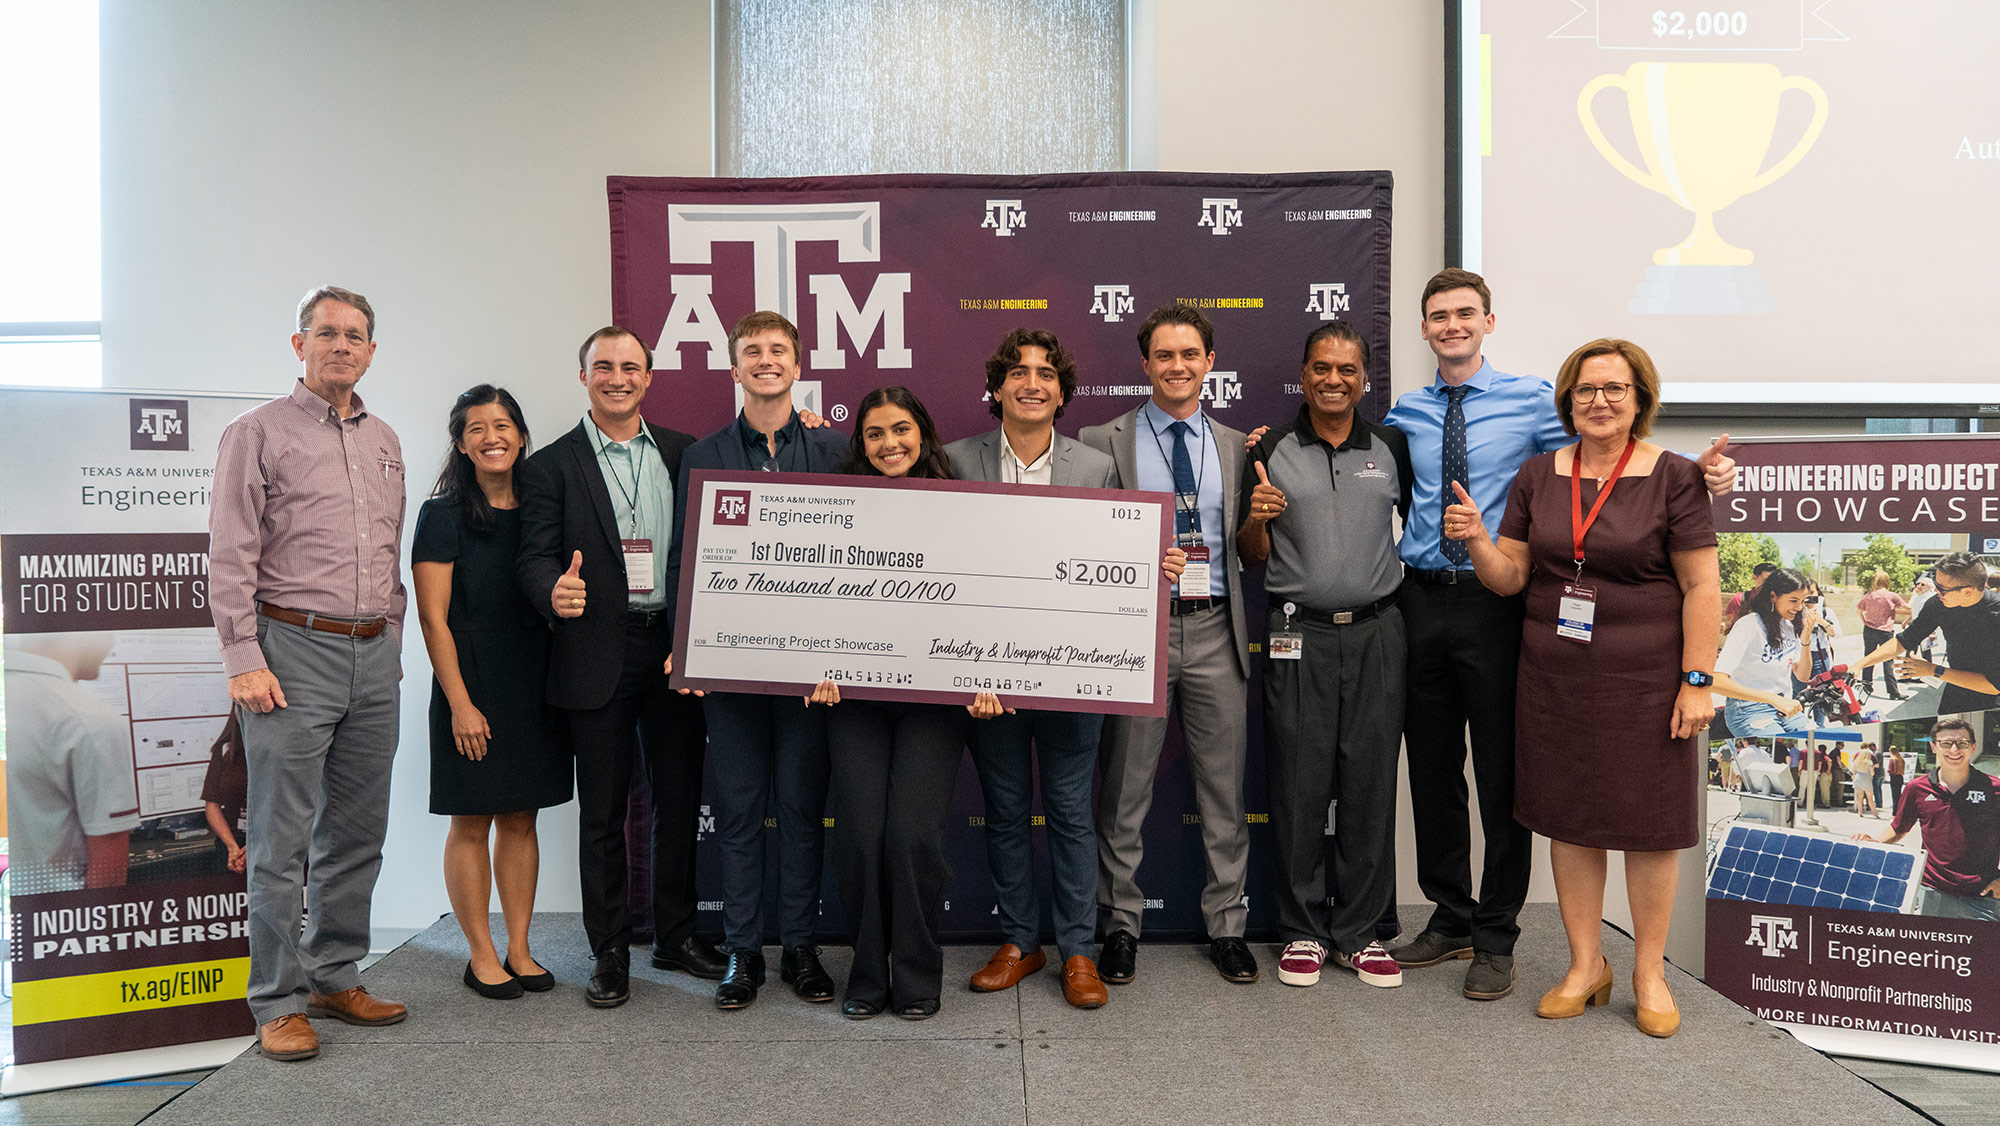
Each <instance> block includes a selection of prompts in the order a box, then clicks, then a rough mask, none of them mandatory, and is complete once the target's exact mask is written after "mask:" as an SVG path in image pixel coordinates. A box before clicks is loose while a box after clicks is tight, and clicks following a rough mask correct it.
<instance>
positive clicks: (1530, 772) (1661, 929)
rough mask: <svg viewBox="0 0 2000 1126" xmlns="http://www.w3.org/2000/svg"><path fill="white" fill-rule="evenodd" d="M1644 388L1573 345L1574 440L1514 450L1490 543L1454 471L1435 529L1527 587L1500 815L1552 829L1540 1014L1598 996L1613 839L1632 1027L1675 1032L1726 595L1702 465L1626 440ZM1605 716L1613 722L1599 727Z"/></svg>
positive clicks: (1646, 380)
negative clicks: (1680, 883) (1677, 921)
mask: <svg viewBox="0 0 2000 1126" xmlns="http://www.w3.org/2000/svg"><path fill="white" fill-rule="evenodd" d="M1659 402H1660V380H1659V375H1658V373H1657V372H1656V371H1655V370H1654V367H1653V361H1652V359H1651V357H1649V356H1647V355H1646V353H1645V351H1644V350H1642V349H1641V348H1639V347H1638V346H1637V345H1635V344H1632V343H1630V342H1628V341H1623V340H1594V341H1592V342H1591V343H1589V344H1586V345H1584V346H1583V347H1581V348H1579V349H1577V350H1576V351H1575V352H1574V353H1572V354H1571V355H1570V357H1569V359H1568V360H1566V361H1564V362H1563V366H1562V372H1561V374H1559V375H1558V376H1557V377H1556V408H1557V411H1558V413H1560V414H1561V415H1562V419H1563V428H1564V429H1566V430H1568V431H1569V432H1570V433H1572V434H1575V435H1576V436H1577V438H1578V441H1577V443H1576V444H1575V445H1573V446H1566V447H1564V448H1562V449H1560V450H1556V451H1554V452H1552V453H1546V454H1542V455H1541V456H1539V457H1535V458H1531V459H1530V460H1529V461H1528V462H1527V463H1526V464H1524V465H1522V467H1521V473H1520V476H1518V477H1516V478H1515V479H1514V489H1513V492H1512V494H1511V495H1510V496H1509V498H1508V501H1507V515H1506V518H1505V520H1504V521H1503V522H1502V524H1501V526H1500V539H1499V542H1498V543H1495V542H1494V541H1493V540H1492V539H1491V538H1489V537H1488V535H1487V532H1486V528H1485V526H1484V524H1483V523H1482V522H1481V521H1480V517H1479V512H1478V510H1477V509H1476V508H1475V507H1473V505H1472V501H1471V498H1470V497H1468V496H1467V495H1466V493H1465V492H1464V490H1463V489H1459V488H1457V484H1456V483H1454V489H1455V491H1456V492H1457V495H1458V500H1459V503H1458V504H1456V505H1453V506H1451V507H1450V508H1448V509H1446V510H1445V520H1444V534H1445V535H1447V536H1450V537H1452V538H1453V539H1461V540H1464V541H1465V542H1466V545H1467V548H1468V550H1469V551H1470V554H1471V557H1472V564H1473V567H1474V568H1475V570H1477V572H1478V574H1479V581H1480V582H1481V583H1483V584H1485V585H1486V586H1487V587H1489V588H1490V589H1492V590H1494V591H1495V592H1497V593H1500V594H1514V593H1516V592H1518V591H1520V590H1522V589H1526V590H1527V592H1528V606H1527V619H1526V621H1525V622H1524V624H1523V625H1522V630H1521V665H1520V680H1519V685H1520V689H1519V699H1520V704H1519V710H1518V712H1517V718H1516V734H1515V747H1516V750H1515V761H1516V772H1517V777H1518V779H1519V781H1518V783H1517V785H1516V788H1515V797H1514V815H1515V817H1517V818H1518V819H1519V820H1520V822H1521V824H1522V825H1524V826H1526V827H1528V828H1529V829H1532V830H1534V831H1535V832H1538V833H1541V834H1543V835H1544V836H1547V837H1548V838H1549V839H1550V846H1549V858H1550V866H1551V868H1552V869H1553V871H1554V874H1555V881H1556V899H1557V902H1558V903H1559V904H1560V906H1561V908H1562V917H1563V929H1564V930H1565V931H1567V932H1568V935H1569V949H1570V967H1569V973H1568V974H1567V975H1565V976H1564V977H1563V980H1562V981H1561V982H1560V983H1559V984H1557V985H1556V987H1555V988H1553V989H1551V990H1549V991H1548V993H1546V994H1544V995H1543V997H1542V1001H1541V1005H1540V1007H1539V1008H1538V1010H1537V1011H1538V1012H1539V1013H1540V1014H1541V1015H1542V1016H1545V1017H1572V1016H1576V1015H1578V1014H1580V1013H1582V1012H1583V1011H1584V1008H1585V1007H1586V1006H1587V1005H1602V1004H1605V1003H1606V1002H1607V1001H1608V1000H1609V999H1610V995H1611V981H1612V974H1611V965H1610V963H1609V962H1607V961H1606V960H1605V958H1604V950H1603V946H1602V943H1601V936H1602V934H1603V914H1604V911H1603V908H1604V874H1605V865H1606V856H1605V854H1606V852H1607V851H1608V850H1612V849H1616V850H1619V851H1622V852H1624V853H1625V882H1626V885H1627V887H1628V889H1629V892H1630V895H1631V905H1632V923H1633V938H1634V940H1635V941H1636V945H1637V947H1638V951H1637V954H1636V956H1635V959H1634V963H1633V967H1632V991H1633V993H1634V995H1635V996H1636V998H1637V1000H1638V1008H1639V1028H1640V1029H1641V1030H1642V1031H1644V1032H1646V1033H1648V1034H1650V1035H1653V1036H1671V1035H1673V1033H1674V1031H1675V1030H1676V1029H1678V1028H1679V1027H1680V1012H1679V1010H1678V1009H1676V1008H1675V1006H1674V999H1673V995H1672V994H1671V993H1669V992H1668V990H1667V981H1666V966H1665V954H1666V942H1667V928H1668V925H1669V923H1670V922H1671V921H1672V919H1673V904H1674V885H1675V882H1676V878H1677V874H1678V868H1677V865H1678V858H1677V857H1676V856H1675V852H1676V851H1677V850H1679V849H1684V848H1691V847H1693V846H1694V845H1695V844H1696V843H1697V842H1698V841H1699V839H1700V827H1701V822H1700V818H1699V815H1698V813H1697V805H1696V802H1697V800H1698V797H1699V794H1700V777H1701V775H1700V771H1699V769H1698V763H1699V762H1700V760H1701V737H1702V734H1703V732H1704V731H1705V730H1706V729H1707V727H1708V723H1709V720H1710V719H1711V718H1712V717H1713V716H1714V714H1715V704H1714V702H1713V699H1712V697H1711V696H1710V695H1709V691H1708V687H1707V686H1708V684H1709V683H1710V681H1711V680H1712V677H1711V675H1710V674H1711V673H1712V672H1713V666H1714V664H1715V652H1716V639H1717V634H1718V632H1719V629H1720V621H1719V618H1718V615H1717V613H1716V607H1717V606H1719V605H1720V604H1721V598H1722V592H1721V585H1720V583H1719V581H1718V579H1717V574H1716V558H1715V527H1714V523H1713V521H1712V519H1711V518H1710V515H1709V506H1708V495H1707V492H1706V490H1705V489H1704V487H1703V484H1702V474H1701V470H1700V469H1698V468H1697V467H1696V466H1695V464H1694V463H1693V462H1691V461H1689V460H1688V459H1686V458H1684V457H1681V456H1680V455H1679V454H1674V453H1669V452H1667V451H1666V450H1663V449H1661V448H1660V447H1658V446H1655V445H1653V444H1652V443H1650V442H1645V441H1641V440H1640V439H1642V438H1644V437H1645V436H1646V434H1647V433H1648V431H1649V430H1650V429H1651V426H1652V421H1653V415H1654V413H1655V412H1656V411H1657V410H1658V409H1659ZM1613 717H1615V718H1614V719H1613V722H1614V724H1615V726H1616V727H1617V729H1618V731H1619V737H1618V738H1616V739H1610V740H1607V739H1606V738H1605V737H1604V736H1605V728H1606V720H1607V718H1613Z"/></svg>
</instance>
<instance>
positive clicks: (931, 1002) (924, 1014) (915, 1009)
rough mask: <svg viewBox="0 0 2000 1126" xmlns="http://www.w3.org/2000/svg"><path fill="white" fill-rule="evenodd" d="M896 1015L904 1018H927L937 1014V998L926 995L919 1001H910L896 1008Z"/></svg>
mask: <svg viewBox="0 0 2000 1126" xmlns="http://www.w3.org/2000/svg"><path fill="white" fill-rule="evenodd" d="M896 1015H897V1016H899V1017H902V1018H903V1019H904V1020H929V1019H931V1018H932V1017H934V1016H936V1015H938V999H937V998H935V997H926V998H924V999H923V1000H921V1001H912V1002H910V1003H909V1004H907V1005H904V1006H903V1007H902V1008H900V1009H897V1010H896Z"/></svg>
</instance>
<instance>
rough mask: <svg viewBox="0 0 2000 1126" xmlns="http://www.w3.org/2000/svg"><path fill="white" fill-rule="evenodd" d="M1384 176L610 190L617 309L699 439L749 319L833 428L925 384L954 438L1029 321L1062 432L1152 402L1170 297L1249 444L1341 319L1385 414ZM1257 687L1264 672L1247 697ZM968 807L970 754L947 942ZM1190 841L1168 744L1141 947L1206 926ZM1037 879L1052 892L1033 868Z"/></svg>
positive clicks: (952, 844) (682, 425) (676, 421)
mask: <svg viewBox="0 0 2000 1126" xmlns="http://www.w3.org/2000/svg"><path fill="white" fill-rule="evenodd" d="M1392 186H1393V177H1391V175H1390V174H1389V173H1387V172H1312V173H1298V174H1285V175H1262V176H1238V175H1216V174H1193V173H1164V172H1163V173H1104V174H1078V175H1061V176H1027V177H1005V176H855V177H825V178H806V179H782V180H723V179H660V178H648V177H613V178H611V180H610V182H609V194H610V206H611V258H612V307H613V311H614V315H615V319H616V321H617V323H618V324H620V325H623V326H625V327H627V328H630V329H631V330H633V331H634V332H637V333H638V334H639V335H640V336H641V337H642V338H644V339H645V340H646V341H647V342H648V343H650V344H652V345H653V346H654V365H655V370H654V373H653V386H652V389H651V391H650V393H649V394H648V397H647V400H646V413H647V415H648V417H649V418H651V419H653V420H654V421H656V422H659V423H662V424H665V425H669V426H672V427H675V428H676V429H680V430H685V431H689V432H691V433H694V434H696V435H701V434H707V433H710V432H712V431H714V430H716V429H719V428H720V427H722V426H723V425H724V424H725V423H727V422H728V421H729V420H730V419H731V418H732V417H733V416H734V415H735V412H736V410H737V403H736V398H735V385H734V384H733V383H732V382H731V381H730V378H729V373H728V367H729V353H728V333H729V328H730V326H731V325H733V324H734V323H735V322H736V321H737V319H738V318H740V317H742V316H743V315H744V314H746V313H748V312H751V311H752V310H755V309H775V310H777V311H779V312H781V313H784V314H785V315H786V316H787V317H789V318H791V320H792V321H793V323H795V324H796V325H798V327H799V333H800V349H801V352H802V353H803V355H802V357H801V358H802V360H803V364H802V367H803V368H804V371H803V373H802V375H801V377H800V385H801V390H800V392H799V396H800V397H801V398H802V399H803V400H804V401H805V402H807V403H808V404H809V405H811V406H813V407H814V408H815V409H817V410H818V411H819V412H820V413H821V414H823V415H824V416H826V418H827V419H828V420H830V422H831V423H832V424H833V425H835V426H837V427H839V428H840V429H842V430H849V429H851V427H852V425H853V422H854V419H853V418H852V417H851V414H850V412H851V411H852V410H853V408H854V405H855V404H856V403H858V402H859V401H860V400H861V397H862V396H863V395H865V394H867V393H868V392H869V391H870V390H873V389H874V388H877V387H881V386H885V385H888V384H903V385H905V386H908V387H909V388H910V389H911V390H913V391H915V392H916V394H917V395H918V397H919V398H921V399H922V400H923V401H924V403H925V405H926V406H927V407H928V408H929V409H930V411H931V414H932V416H933V417H934V418H935V419H936V421H937V424H938V428H939V430H940V432H941V434H942V436H943V437H944V439H945V440H947V441H950V440H953V439H957V438H963V437H966V436H968V435H972V434H977V433H981V432H984V431H987V430H991V429H992V428H993V427H994V426H996V425H997V422H996V421H995V420H994V418H993V417H992V415H991V414H989V413H988V408H987V403H986V402H985V398H984V396H985V363H986V358H987V356H989V355H990V354H991V353H992V351H993V347H994V345H995V344H996V343H998V341H999V340H1000V338H1001V336H1003V335H1004V334H1005V333H1007V332H1008V331H1009V330H1011V329H1014V328H1017V327H1024V326H1025V327H1031V328H1046V329H1049V330H1051V331H1053V332H1054V333H1055V334H1056V335H1057V336H1058V337H1059V338H1060V339H1061V340H1062V342H1063V346H1064V347H1065V348H1066V349H1067V350H1068V351H1070V353H1071V354H1072V355H1074V356H1075V358H1076V360H1077V365H1078V376H1077V393H1076V397H1075V399H1074V400H1073V401H1072V402H1071V403H1070V405H1069V407H1068V410H1067V411H1066V412H1065V413H1064V415H1063V418H1062V420H1061V421H1060V422H1059V423H1058V424H1057V425H1058V427H1059V428H1061V429H1062V430H1063V431H1064V432H1065V433H1068V434H1071V435H1074V434H1075V433H1076V430H1077V429H1078V428H1080V427H1083V426H1088V425H1093V424H1096V423H1100V422H1104V421H1106V420H1108V419H1111V418H1113V417H1115V416H1117V415H1120V414H1123V413H1125V412H1126V411H1129V410H1131V409H1133V408H1134V407H1136V406H1138V405H1139V404H1140V403H1142V402H1143V401H1145V399H1146V397H1147V395H1148V394H1149V393H1150V388H1149V387H1148V386H1147V383H1146V376H1145V373H1144V372H1143V371H1142V370H1141V369H1140V364H1139V360H1140V351H1139V342H1138V337H1137V331H1138V327H1139V324H1140V322H1141V321H1143V320H1144V319H1145V317H1146V314H1147V313H1148V312H1149V311H1150V310H1152V309H1154V308H1156V307H1159V306H1162V305H1171V304H1182V305H1192V306H1194V307H1196V308H1198V309H1200V310H1201V311H1202V313H1203V314H1204V315H1206V316H1207V317H1208V318H1209V320H1211V321H1212V322H1214V324H1215V367H1214V370H1212V371H1211V372H1210V373H1209V375H1208V381H1207V386H1206V387H1205V388H1204V389H1203V393H1202V399H1203V404H1202V405H1203V407H1204V409H1207V410H1210V411H1213V412H1214V414H1215V417H1216V418H1217V419H1218V420H1220V421H1222V422H1224V423H1227V424H1228V425H1230V426H1233V427H1236V428H1237V429H1240V430H1245V431H1248V430H1252V429H1254V428H1255V427H1257V426H1260V425H1264V424H1267V423H1280V422H1283V421H1286V420H1288V419H1289V418H1291V417H1292V416H1293V415H1294V414H1296V413H1297V410H1298V404H1299V395H1300V392H1299V387H1298V383H1299V368H1300V355H1301V350H1302V347H1303V344H1304V341H1305V338H1306V335H1307V334H1308V333H1310V332H1311V331H1312V330H1313V329H1314V328H1315V327H1316V326H1318V325H1320V324H1322V323H1324V322H1326V321H1329V320H1335V319H1340V320H1346V321H1350V322H1352V323H1354V324H1355V325H1356V326H1357V327H1359V328H1360V330H1361V332H1362V335H1363V336H1364V337H1365V338H1366V339H1367V340H1368V343H1369V347H1370V351H1371V353H1372V357H1371V358H1372V363H1371V370H1372V372H1373V374H1374V376H1375V378H1374V380H1373V382H1372V385H1371V387H1370V389H1369V391H1368V394H1367V398H1366V400H1365V403H1364V410H1365V411H1366V412H1367V414H1368V415H1369V416H1370V417H1374V418H1380V417H1381V416H1382V414H1383V413H1385V412H1386V411H1387V409H1388V406H1389V401H1390V396H1389V378H1388V372H1389V354H1390V343H1391V332H1390V308H1389V303H1388V302H1389V245H1390V196H1391V189H1392ZM1246 581H1247V585H1246V591H1248V592H1250V593H1251V594H1252V595H1253V598H1252V606H1251V607H1250V620H1251V621H1252V622H1253V623H1261V622H1262V621H1263V608H1262V592H1261V585H1260V583H1259V582H1258V576H1257V575H1256V574H1254V573H1253V574H1251V575H1250V576H1248V577H1247V580H1246ZM1259 691H1260V690H1259V689H1258V687H1257V686H1256V684H1255V683H1254V682H1253V684H1252V686H1251V689H1250V692H1251V696H1250V699H1251V700H1252V701H1255V700H1257V699H1259V698H1261V697H1260V695H1259ZM1250 712H1251V719H1250V725H1251V730H1250V738H1251V751H1250V754H1251V758H1250V770H1249V772H1248V774H1249V776H1248V778H1247V779H1246V788H1247V791H1248V794H1247V796H1248V808H1249V809H1250V810H1251V813H1250V817H1251V820H1252V834H1253V835H1252V847H1253V849H1255V850H1256V851H1257V853H1258V855H1259V856H1261V855H1262V853H1263V843H1262V837H1263V825H1262V822H1263V820H1264V817H1265V814H1264V812H1263V811H1264V810H1265V809H1266V808H1267V804H1266V802H1265V800H1264V770H1263V755H1262V747H1261V732H1260V730H1259V727H1260V724H1259V721H1258V717H1257V709H1256V708H1255V707H1254V706H1253V707H1252V708H1251V709H1250ZM983 808H984V807H983V805H982V802H981V799H980V794H979V784H978V780H977V778H976V777H975V775H974V773H973V770H972V768H971V764H970V763H969V762H968V763H967V764H966V765H965V767H964V769H962V770H961V771H960V774H959V783H958V794H957V798H956V801H955V804H954V807H953V811H952V821H951V828H950V833H949V835H948V837H947V850H948V855H949V857H950V859H951V863H952V867H953V870H954V876H953V879H952V883H951V889H950V892H949V893H948V895H949V909H948V911H947V912H946V914H945V924H944V925H945V930H946V933H947V935H948V936H950V937H953V938H961V939H973V938H977V937H982V936H988V935H996V934H997V933H998V931H997V923H996V921H995V919H994V917H993V905H994V898H993V889H992V883H991V881H990V879H989V878H988V874H987V870H986V859H985V855H984V852H983V851H982V849H983V845H982V842H981V839H980V831H981V830H980V820H981V814H982V811H983ZM1200 829H1201V827H1200V820H1199V816H1198V815H1197V813H1196V812H1195V805H1194V796H1193V789H1192V786H1191V784H1190V782H1189V780H1188V775H1187V771H1186V767H1185V764H1184V762H1183V759H1182V749H1181V746H1180V743H1179V738H1178V735H1175V736H1172V737H1170V738H1169V741H1168V744H1167V748H1166V752H1165V754H1164V755H1163V757H1162V758H1161V769H1160V780H1159V788H1158V790H1157V794H1156V798H1155V801H1154V804H1153V809H1152V813H1151V816H1150V817H1149V819H1148V821H1147V825H1146V860H1145V867H1144V868H1143V869H1142V871H1141V873H1140V880H1141V883H1142V886H1143V887H1145V889H1146V892H1147V895H1148V896H1149V897H1150V901H1149V903H1148V917H1147V920H1146V933H1147V934H1148V935H1158V936H1161V937H1166V936H1169V935H1173V934H1181V935H1185V936H1189V937H1194V936H1198V935H1200V934H1201V933H1202V920H1201V912H1200V903H1199V899H1200V891H1201V886H1202V881H1203V859H1202V852H1201V836H1200ZM1038 838H1039V834H1038ZM1039 844H1040V842H1039V839H1038V841H1037V846H1038V847H1039ZM773 852H774V854H775V850H773ZM1038 868H1039V869H1040V874H1039V876H1038V878H1040V879H1043V880H1044V881H1045V880H1046V878H1047V862H1046V859H1045V858H1044V859H1041V860H1040V861H1039V863H1038ZM1264 870H1265V865H1264V864H1262V863H1261V861H1257V862H1253V863H1252V865H1251V885H1250V901H1251V902H1250V923H1251V927H1252V929H1253V932H1255V931H1265V930H1268V929H1269V927H1270V926H1271V924H1272V921H1273V912H1272V905H1271V902H1270V900H1269V897H1268V893H1267V891H1266V889H1267V887H1268V884H1267V882H1266V876H1265V871H1264ZM701 875H702V883H703V887H704V889H705V890H704V896H705V899H704V907H705V908H706V909H707V910H709V911H712V912H714V914H711V915H708V916H706V918H707V919H708V920H710V921H711V922H719V913H720V910H721V904H720V902H719V900H718V898H717V897H718V893H717V891H716V889H717V887H718V886H719V872H718V867H717V864H716V862H715V857H714V853H713V850H712V849H705V850H703V852H702V870H701ZM824 885H825V888H826V907H825V922H826V927H827V929H828V930H829V931H830V932H833V933H838V931H839V930H840V927H841V924H840V921H839V913H838V902H837V897H836V896H835V895H834V892H833V880H832V879H831V877H830V875H829V878H827V879H826V880H825V881H824ZM771 917H773V918H775V913H774V914H773V915H772V916H771Z"/></svg>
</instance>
